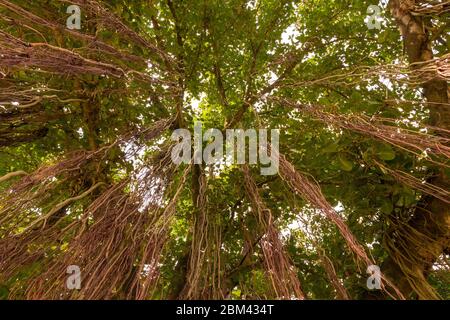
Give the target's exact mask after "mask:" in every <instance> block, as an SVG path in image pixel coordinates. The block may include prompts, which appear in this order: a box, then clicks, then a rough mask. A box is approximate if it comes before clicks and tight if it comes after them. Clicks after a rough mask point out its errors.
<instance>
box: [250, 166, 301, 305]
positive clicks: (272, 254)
mask: <svg viewBox="0 0 450 320" xmlns="http://www.w3.org/2000/svg"><path fill="white" fill-rule="evenodd" d="M243 173H244V182H245V184H244V185H245V191H246V194H247V196H248V198H249V200H250V201H251V203H252V208H253V210H254V213H255V215H256V218H257V219H258V221H259V224H260V227H261V229H262V230H263V232H264V235H263V236H262V237H261V240H260V244H261V249H262V251H263V256H264V267H265V269H266V272H267V275H268V276H269V278H270V281H271V284H272V287H273V289H274V291H275V294H276V297H277V298H278V299H291V298H292V297H295V298H297V299H302V300H303V299H305V298H306V296H305V294H304V293H303V291H302V288H301V285H300V281H299V279H298V276H297V274H296V271H295V268H294V266H293V265H292V262H291V260H290V258H289V256H288V254H287V253H286V251H285V249H284V246H283V243H282V242H281V240H280V236H279V232H278V230H277V229H276V227H275V225H274V224H273V218H272V213H271V211H270V209H268V208H267V207H266V205H265V204H264V202H263V200H262V198H261V196H260V195H259V191H258V187H257V186H256V183H255V181H254V180H253V178H252V176H251V175H250V170H249V168H248V166H247V165H244V166H243Z"/></svg>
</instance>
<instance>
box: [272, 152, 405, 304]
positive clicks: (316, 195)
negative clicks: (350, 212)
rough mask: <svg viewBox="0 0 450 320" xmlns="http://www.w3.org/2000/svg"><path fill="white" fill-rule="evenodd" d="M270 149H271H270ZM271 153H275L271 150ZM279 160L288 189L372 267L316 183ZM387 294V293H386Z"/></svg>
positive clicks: (280, 173) (385, 280) (284, 160)
mask: <svg viewBox="0 0 450 320" xmlns="http://www.w3.org/2000/svg"><path fill="white" fill-rule="evenodd" d="M271 149H272V148H271ZM271 152H276V151H274V150H273V149H272V150H271ZM278 156H279V160H280V169H279V175H280V177H281V178H282V179H283V180H284V181H285V182H286V183H287V184H288V185H289V187H290V188H291V189H292V191H294V192H295V193H297V194H298V195H300V196H301V197H302V198H303V199H305V200H307V201H308V202H309V203H311V204H312V205H313V206H314V207H315V208H317V209H319V210H320V211H321V212H322V213H323V214H324V215H325V216H326V217H327V218H328V219H329V220H330V221H332V222H333V223H334V224H335V225H336V227H337V228H338V230H339V232H340V233H341V235H342V237H343V238H344V239H345V241H346V243H347V246H348V247H349V249H350V250H351V251H352V252H353V253H354V254H355V255H356V257H357V258H358V260H360V261H362V262H363V263H364V264H365V265H366V266H370V265H373V264H374V263H373V262H372V260H371V259H370V258H369V257H368V255H367V253H366V252H365V250H364V248H363V247H362V246H361V245H360V244H359V243H358V241H357V240H356V238H355V236H354V235H353V234H352V232H351V231H350V229H349V228H348V226H347V224H346V223H345V222H344V220H343V219H342V218H341V217H340V216H339V214H338V213H337V212H336V211H335V210H334V209H333V207H332V206H331V205H330V204H329V203H328V201H327V200H326V199H325V197H324V195H323V194H322V192H321V190H320V187H319V186H318V184H317V183H314V182H311V181H310V180H309V179H308V178H307V177H306V176H305V175H303V174H301V173H299V172H297V170H296V169H295V167H294V166H293V165H292V164H291V163H290V162H289V161H287V159H286V158H285V156H284V155H282V154H279V155H278ZM383 279H384V282H385V283H387V284H388V286H390V287H391V288H392V289H394V291H395V293H396V295H397V296H398V297H399V298H401V299H404V297H403V295H402V293H401V292H400V291H399V290H398V289H397V288H396V287H395V285H393V284H392V283H391V281H390V280H389V279H386V278H383ZM383 289H384V288H383ZM386 292H387V291H386Z"/></svg>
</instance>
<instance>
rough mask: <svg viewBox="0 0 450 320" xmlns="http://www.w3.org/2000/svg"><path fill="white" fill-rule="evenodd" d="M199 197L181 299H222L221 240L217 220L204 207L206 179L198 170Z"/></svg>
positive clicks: (206, 201) (205, 206) (201, 170)
mask: <svg viewBox="0 0 450 320" xmlns="http://www.w3.org/2000/svg"><path fill="white" fill-rule="evenodd" d="M199 171H200V172H199V175H198V194H197V199H196V204H195V210H194V217H193V218H194V226H193V231H192V244H191V249H190V256H189V263H188V270H187V276H186V284H185V286H184V288H183V290H182V292H181V294H180V296H179V298H180V299H193V300H198V299H223V298H224V296H223V290H222V288H221V276H222V275H221V269H220V267H221V266H220V250H221V245H220V244H221V240H220V232H219V230H218V228H219V227H218V226H217V223H216V221H215V220H214V219H215V218H216V217H214V216H213V215H212V212H210V211H209V210H208V208H207V203H208V197H207V187H208V186H207V178H206V176H205V173H204V171H203V169H201V168H199Z"/></svg>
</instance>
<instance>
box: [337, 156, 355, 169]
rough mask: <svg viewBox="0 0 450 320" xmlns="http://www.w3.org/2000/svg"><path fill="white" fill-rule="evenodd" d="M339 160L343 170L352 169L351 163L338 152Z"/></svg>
mask: <svg viewBox="0 0 450 320" xmlns="http://www.w3.org/2000/svg"><path fill="white" fill-rule="evenodd" d="M339 162H340V164H341V169H342V170H344V171H352V170H353V163H352V162H351V161H350V160H348V159H347V158H346V157H345V155H344V154H342V153H341V154H339Z"/></svg>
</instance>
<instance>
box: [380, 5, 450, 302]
mask: <svg viewBox="0 0 450 320" xmlns="http://www.w3.org/2000/svg"><path fill="white" fill-rule="evenodd" d="M413 4H414V1H401V0H391V1H390V2H389V9H390V12H391V14H392V16H393V17H394V18H395V21H396V23H397V25H398V27H399V29H400V32H401V34H402V37H403V41H404V50H405V52H406V54H407V57H408V60H409V62H410V63H411V68H416V67H417V65H415V63H417V62H423V61H428V60H431V59H433V52H432V43H431V40H430V37H429V34H428V32H427V30H426V28H425V25H424V21H423V19H422V18H421V17H419V16H413V15H412V14H411V12H410V9H411V5H413ZM422 89H423V93H424V97H425V98H426V100H427V101H428V102H429V104H428V106H429V110H430V124H431V125H433V126H438V127H441V128H444V129H450V107H449V105H448V102H449V97H448V84H447V82H446V81H443V80H440V79H438V78H437V77H436V76H434V77H432V78H431V80H429V81H428V82H426V83H424V84H423V85H422ZM430 102H431V103H430ZM429 182H431V183H433V184H434V185H436V186H439V187H441V188H444V189H446V190H448V189H449V187H450V182H449V178H448V176H446V174H445V171H444V169H441V170H440V171H438V172H436V175H435V177H434V178H433V179H432V181H429ZM449 211H450V208H449V206H448V205H447V204H446V203H445V202H443V201H441V200H439V199H436V198H434V197H428V196H427V197H423V199H422V200H421V202H420V203H419V205H418V206H417V208H416V210H415V212H414V214H413V216H412V217H411V219H410V220H409V221H408V222H407V224H408V227H411V228H413V229H415V230H416V231H418V232H419V233H420V234H422V235H423V236H420V239H421V240H422V241H421V242H420V243H417V242H413V241H411V240H410V238H409V237H404V238H402V239H401V240H402V241H404V243H405V244H406V246H405V247H406V248H407V250H408V251H409V252H402V253H404V254H405V255H406V256H408V254H410V255H409V257H411V256H413V257H414V261H411V260H412V259H409V260H410V261H408V263H407V264H406V265H403V264H402V265H399V264H398V259H395V258H394V257H393V256H392V255H391V256H390V257H388V258H387V259H386V261H385V262H384V263H383V265H382V268H381V269H382V271H383V272H384V273H385V275H386V276H388V277H389V278H391V279H392V280H393V281H394V282H395V283H396V285H397V286H398V287H399V289H400V290H401V291H402V292H403V294H404V295H405V296H406V297H411V296H417V297H418V298H419V299H433V298H437V295H436V294H435V292H434V291H433V290H432V289H431V287H430V286H429V285H428V284H427V281H426V276H427V273H428V272H429V270H430V269H431V267H432V265H433V263H434V262H435V261H436V259H437V258H438V257H439V256H440V255H442V254H443V252H444V251H445V250H446V249H447V248H448V247H449V246H450V212H449ZM409 230H412V229H409ZM402 250H405V249H404V247H403V248H402ZM417 288H421V290H418V289H417Z"/></svg>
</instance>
